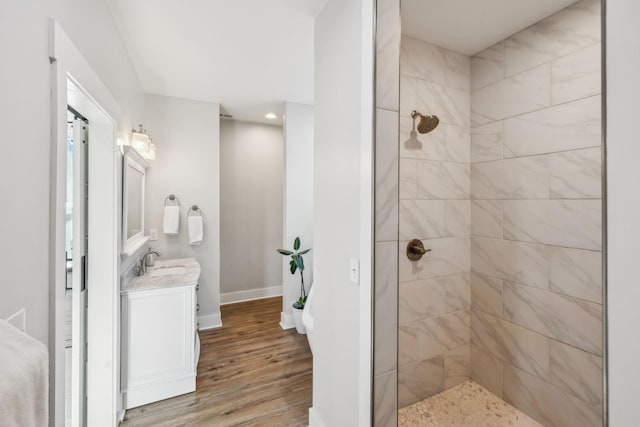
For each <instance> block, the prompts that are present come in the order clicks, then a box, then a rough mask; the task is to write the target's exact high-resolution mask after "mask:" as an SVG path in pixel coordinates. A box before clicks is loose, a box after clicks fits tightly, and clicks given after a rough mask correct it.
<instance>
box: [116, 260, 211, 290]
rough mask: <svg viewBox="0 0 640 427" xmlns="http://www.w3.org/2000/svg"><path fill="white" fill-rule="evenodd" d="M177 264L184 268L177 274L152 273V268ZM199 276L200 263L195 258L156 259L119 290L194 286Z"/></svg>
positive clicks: (156, 268) (176, 265) (175, 265)
mask: <svg viewBox="0 0 640 427" xmlns="http://www.w3.org/2000/svg"><path fill="white" fill-rule="evenodd" d="M178 266H184V267H185V270H184V271H183V272H181V273H178V274H169V275H164V276H153V275H152V273H153V271H154V270H159V269H162V268H169V267H178ZM199 278H200V264H199V263H198V261H196V259H195V258H176V259H158V260H156V263H155V265H154V266H153V267H147V273H146V274H145V275H144V276H136V277H134V278H133V279H132V280H131V281H130V282H129V284H128V285H127V286H126V287H125V288H123V289H122V291H121V292H122V293H128V292H138V291H149V290H152V289H163V288H172V287H176V286H194V285H197V284H198V279H199Z"/></svg>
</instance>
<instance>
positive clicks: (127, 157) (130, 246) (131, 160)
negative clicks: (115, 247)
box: [122, 146, 150, 256]
mask: <svg viewBox="0 0 640 427" xmlns="http://www.w3.org/2000/svg"><path fill="white" fill-rule="evenodd" d="M149 166H150V165H149V162H148V161H147V160H145V159H144V157H142V155H141V154H140V153H139V152H138V150H136V149H135V148H134V147H132V146H125V147H124V157H123V162H122V255H126V256H131V255H133V254H134V253H135V252H136V251H137V250H138V249H140V247H141V246H142V245H144V244H145V243H146V242H147V241H148V240H149V236H145V235H144V201H145V190H146V172H147V169H148V168H149ZM129 167H132V168H134V169H136V170H137V171H138V172H140V173H142V191H141V197H142V203H141V207H142V208H141V212H140V215H141V218H140V229H141V231H140V232H139V233H136V234H134V235H133V236H131V237H127V220H128V214H129V213H128V204H129V203H128V198H129V190H128V188H127V184H128V181H129Z"/></svg>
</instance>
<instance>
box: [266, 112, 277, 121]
mask: <svg viewBox="0 0 640 427" xmlns="http://www.w3.org/2000/svg"><path fill="white" fill-rule="evenodd" d="M264 116H265V117H266V118H267V119H269V120H274V119H277V118H278V116H276V115H275V114H273V113H267V114H265V115H264Z"/></svg>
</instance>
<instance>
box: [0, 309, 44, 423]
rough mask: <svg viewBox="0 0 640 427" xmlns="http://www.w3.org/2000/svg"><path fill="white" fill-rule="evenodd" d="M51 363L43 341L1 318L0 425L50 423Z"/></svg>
mask: <svg viewBox="0 0 640 427" xmlns="http://www.w3.org/2000/svg"><path fill="white" fill-rule="evenodd" d="M48 364H49V362H48V354H47V348H46V347H45V346H44V344H42V343H41V342H39V341H37V340H36V339H34V338H32V337H30V336H29V335H27V334H25V333H24V332H22V331H20V330H19V329H17V328H15V327H13V326H11V325H10V324H9V323H7V322H6V321H4V320H0V378H1V379H2V380H1V381H0V414H1V415H0V425H3V426H11V427H13V426H15V427H18V426H19V427H31V426H33V427H42V426H46V425H48V423H49V421H48V420H49V397H48V389H49V385H48V382H49V380H48V375H49V370H48Z"/></svg>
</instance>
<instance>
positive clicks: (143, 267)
mask: <svg viewBox="0 0 640 427" xmlns="http://www.w3.org/2000/svg"><path fill="white" fill-rule="evenodd" d="M149 255H155V256H157V257H159V256H160V253H159V252H158V251H153V250H148V251H147V252H145V253H144V255H142V258H141V259H140V264H141V271H142V274H143V275H144V274H145V273H146V272H147V257H148V256H149Z"/></svg>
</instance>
